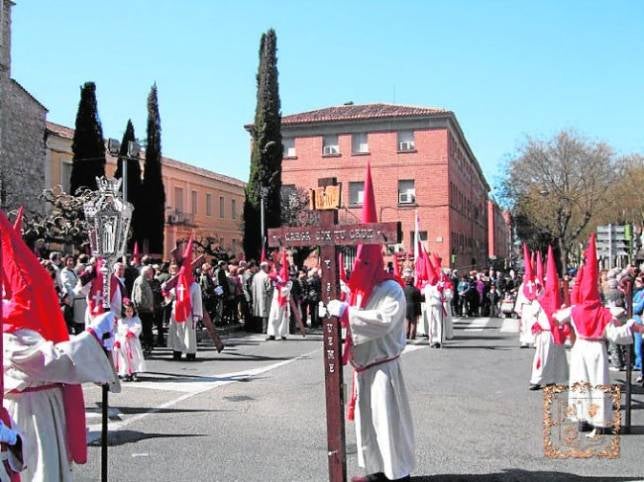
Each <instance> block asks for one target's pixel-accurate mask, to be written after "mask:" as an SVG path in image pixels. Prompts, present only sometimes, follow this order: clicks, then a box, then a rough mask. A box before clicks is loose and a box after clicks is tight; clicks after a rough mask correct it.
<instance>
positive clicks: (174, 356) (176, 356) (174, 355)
mask: <svg viewBox="0 0 644 482" xmlns="http://www.w3.org/2000/svg"><path fill="white" fill-rule="evenodd" d="M172 359H173V360H181V352H180V351H173V352H172Z"/></svg>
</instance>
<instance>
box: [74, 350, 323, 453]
mask: <svg viewBox="0 0 644 482" xmlns="http://www.w3.org/2000/svg"><path fill="white" fill-rule="evenodd" d="M319 350H320V349H319V348H316V349H315V350H312V351H310V352H308V353H304V354H302V355H299V356H296V357H294V358H290V359H288V360H284V361H281V362H278V363H273V364H272V365H268V366H265V367H259V368H253V369H250V370H244V371H240V372H234V373H227V374H223V375H212V376H211V377H208V378H212V379H214V380H216V381H213V382H209V383H205V384H201V385H199V387H198V389H197V390H194V391H190V392H188V393H184V394H183V395H181V396H180V397H177V398H175V399H173V400H170V401H168V402H166V403H163V404H161V405H159V406H158V407H153V408H150V409H149V410H147V411H145V412H142V413H139V414H138V415H134V416H132V417H129V418H126V419H125V420H123V421H120V422H114V423H111V424H109V429H110V430H111V431H116V430H121V429H123V428H125V427H127V426H128V425H131V424H133V423H134V422H138V421H139V420H142V419H143V418H145V417H147V416H148V415H151V414H153V413H156V412H159V411H160V410H164V409H166V408H169V407H172V406H174V405H176V404H178V403H180V402H183V401H184V400H188V399H189V398H192V397H194V396H195V395H199V394H201V393H204V392H207V391H208V390H212V389H213V388H217V387H221V386H224V385H228V384H230V383H234V382H238V381H240V380H245V379H247V378H251V377H254V376H257V375H261V374H263V373H266V372H268V371H271V370H274V369H276V368H280V367H282V366H285V365H288V364H290V363H293V362H294V361H297V360H300V359H302V358H305V357H308V356H311V355H313V354H314V353H316V352H318V351H319ZM88 429H89V433H88V434H87V443H88V444H89V443H92V442H94V441H96V440H98V439H99V438H100V437H101V424H100V423H98V424H90V425H88Z"/></svg>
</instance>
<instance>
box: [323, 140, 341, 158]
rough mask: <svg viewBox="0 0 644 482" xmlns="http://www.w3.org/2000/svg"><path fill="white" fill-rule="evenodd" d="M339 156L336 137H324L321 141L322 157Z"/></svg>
mask: <svg viewBox="0 0 644 482" xmlns="http://www.w3.org/2000/svg"><path fill="white" fill-rule="evenodd" d="M339 154H340V144H339V142H338V136H324V137H323V140H322V155H324V156H337V155H339Z"/></svg>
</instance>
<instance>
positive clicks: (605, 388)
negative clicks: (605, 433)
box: [543, 382, 622, 459]
mask: <svg viewBox="0 0 644 482" xmlns="http://www.w3.org/2000/svg"><path fill="white" fill-rule="evenodd" d="M593 388H594V389H595V390H601V391H602V392H604V393H606V394H610V395H611V396H612V401H613V403H612V408H613V426H612V428H613V434H612V435H611V440H610V443H609V444H608V447H607V448H602V449H601V450H594V449H593V448H587V449H583V450H582V449H578V448H575V447H569V448H567V449H563V448H561V447H557V446H556V445H555V444H554V443H553V441H552V428H553V427H555V426H556V424H557V422H556V421H555V420H553V418H552V404H553V401H554V400H555V398H556V397H557V395H558V394H560V393H563V392H570V391H572V392H581V391H588V390H591V389H593ZM621 399H622V389H621V386H620V385H596V386H594V387H593V386H592V385H591V384H590V383H588V382H584V383H582V382H577V383H575V384H574V385H572V386H569V385H550V386H547V387H545V388H544V390H543V402H544V403H543V449H544V455H545V456H546V457H549V458H556V459H565V458H583V459H587V458H592V457H599V458H606V459H616V458H618V457H619V450H620V435H619V433H620V429H621V423H622V412H621V410H620V407H621Z"/></svg>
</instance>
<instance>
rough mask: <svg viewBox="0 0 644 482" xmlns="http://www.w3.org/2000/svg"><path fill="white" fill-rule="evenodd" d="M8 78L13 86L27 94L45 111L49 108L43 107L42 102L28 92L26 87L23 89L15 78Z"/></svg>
mask: <svg viewBox="0 0 644 482" xmlns="http://www.w3.org/2000/svg"><path fill="white" fill-rule="evenodd" d="M10 80H11V83H12V84H13V85H14V86H16V87H17V88H18V89H20V90H21V91H22V92H24V93H25V94H27V96H29V98H30V99H31V100H33V101H34V102H35V103H36V104H38V105H39V106H40V107H42V108H43V110H44V111H45V112H49V109H47V107H45V105H44V104H43V103H42V102H40V101H39V100H38V99H36V98H35V97H34V96H33V94H32V93H31V92H29V91H28V90H27V89H25V88H24V87H23V86H22V84H21V83H20V82H18V81H17V80H16V79H10Z"/></svg>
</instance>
